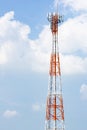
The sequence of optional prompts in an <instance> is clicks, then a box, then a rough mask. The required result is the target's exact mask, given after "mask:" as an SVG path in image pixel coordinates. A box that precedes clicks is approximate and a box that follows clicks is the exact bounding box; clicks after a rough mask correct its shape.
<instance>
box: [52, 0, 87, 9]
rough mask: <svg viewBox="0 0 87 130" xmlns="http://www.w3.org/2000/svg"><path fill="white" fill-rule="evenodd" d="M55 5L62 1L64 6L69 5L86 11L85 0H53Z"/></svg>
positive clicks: (86, 4) (86, 2) (86, 3)
mask: <svg viewBox="0 0 87 130" xmlns="http://www.w3.org/2000/svg"><path fill="white" fill-rule="evenodd" d="M54 3H55V5H57V3H59V4H60V3H62V4H64V6H66V7H67V6H69V7H71V8H72V9H74V10H76V11H80V10H82V11H87V1H86V0H54Z"/></svg>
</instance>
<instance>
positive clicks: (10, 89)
mask: <svg viewBox="0 0 87 130" xmlns="http://www.w3.org/2000/svg"><path fill="white" fill-rule="evenodd" d="M58 2H59V4H58V5H59V8H58V10H59V12H60V14H62V15H63V16H64V22H63V23H62V24H61V25H60V26H59V48H60V58H61V71H62V86H63V97H64V109H65V128H66V129H67V130H73V129H74V130H78V129H79V130H82V129H84V130H87V125H86V124H87V1H86V0H83V1H81V0H76V1H74V0H55V1H52V0H50V1H48V0H44V1H41V0H38V1H31V0H25V1H20V0H19V1H17V0H15V1H10V0H9V1H8V3H6V1H5V0H3V1H2V2H1V4H0V129H1V130H29V129H31V130H33V129H39V130H44V129H45V104H46V96H47V88H48V79H49V78H48V77H49V59H50V52H51V40H52V39H51V32H50V27H49V22H48V21H47V13H49V12H54V11H55V10H56V5H57V3H58Z"/></svg>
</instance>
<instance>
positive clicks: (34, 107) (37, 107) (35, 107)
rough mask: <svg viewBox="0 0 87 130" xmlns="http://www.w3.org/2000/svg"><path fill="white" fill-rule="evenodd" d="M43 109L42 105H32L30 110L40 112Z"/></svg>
mask: <svg viewBox="0 0 87 130" xmlns="http://www.w3.org/2000/svg"><path fill="white" fill-rule="evenodd" d="M43 108H45V105H44V104H39V103H35V104H33V105H32V110H33V111H36V112H39V111H41V110H42V109H43Z"/></svg>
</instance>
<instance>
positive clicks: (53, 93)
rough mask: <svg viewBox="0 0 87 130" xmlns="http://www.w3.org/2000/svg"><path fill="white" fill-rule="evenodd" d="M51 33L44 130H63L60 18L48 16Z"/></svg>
mask: <svg viewBox="0 0 87 130" xmlns="http://www.w3.org/2000/svg"><path fill="white" fill-rule="evenodd" d="M48 20H49V22H50V23H51V32H52V53H51V58H50V70H49V77H50V79H49V86H48V96H47V104H46V130H64V107H63V97H62V85H61V70H60V56H59V48H58V25H59V23H61V22H62V16H60V15H58V14H57V13H55V14H49V15H48Z"/></svg>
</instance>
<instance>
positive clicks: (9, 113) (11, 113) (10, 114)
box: [3, 110, 18, 118]
mask: <svg viewBox="0 0 87 130" xmlns="http://www.w3.org/2000/svg"><path fill="white" fill-rule="evenodd" d="M17 115H18V113H17V111H15V110H6V111H5V112H4V113H3V116H4V117H5V118H13V117H15V116H17Z"/></svg>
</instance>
